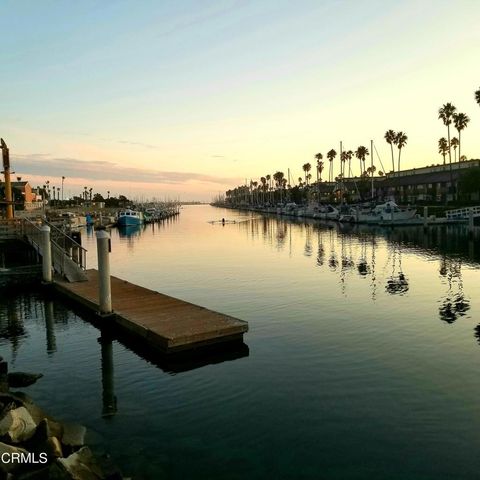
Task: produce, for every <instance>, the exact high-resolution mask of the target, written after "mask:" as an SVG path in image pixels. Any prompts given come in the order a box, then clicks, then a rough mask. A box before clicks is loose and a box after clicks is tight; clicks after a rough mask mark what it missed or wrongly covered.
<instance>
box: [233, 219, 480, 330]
mask: <svg viewBox="0 0 480 480" xmlns="http://www.w3.org/2000/svg"><path fill="white" fill-rule="evenodd" d="M238 228H239V229H243V230H244V231H245V233H246V234H248V235H249V236H250V237H251V238H253V239H258V238H262V239H263V241H264V242H265V243H267V244H270V245H274V246H275V248H276V249H277V250H284V249H287V248H288V254H289V256H290V257H291V256H292V255H293V254H294V252H293V251H292V237H293V238H298V236H299V235H301V236H302V237H303V238H304V246H303V255H304V256H306V257H310V256H311V255H312V251H313V249H314V246H313V241H312V238H313V237H314V236H316V239H317V247H316V251H317V255H316V257H315V265H316V266H317V267H318V268H321V269H323V268H328V269H329V270H330V271H331V272H336V273H337V274H338V282H337V284H338V285H339V287H340V292H341V294H342V295H343V296H347V285H348V282H349V281H352V280H353V279H352V278H351V275H352V274H357V275H358V276H360V277H362V278H365V279H370V287H371V288H370V292H371V299H372V300H373V301H375V300H376V298H377V296H378V287H379V281H381V282H382V284H383V287H382V286H381V288H383V289H384V291H385V292H386V293H387V294H389V295H399V296H403V295H406V294H407V293H408V292H410V291H411V289H412V288H413V287H412V285H411V282H410V279H409V275H408V272H406V271H405V266H404V265H403V264H402V257H404V256H405V255H408V256H410V257H411V255H414V256H418V257H421V259H422V261H423V260H425V259H427V260H428V261H429V262H430V261H437V262H438V275H439V278H440V280H441V283H442V284H443V285H445V289H444V290H442V291H441V292H440V294H441V297H440V299H439V300H438V303H439V304H440V306H439V308H438V316H439V318H440V319H441V320H442V321H445V322H447V323H453V322H455V321H456V320H457V319H458V318H460V317H464V316H466V315H467V314H468V312H469V310H470V299H469V297H468V295H466V294H465V292H464V290H463V282H462V268H463V267H464V266H467V267H468V268H470V269H471V268H472V267H474V268H478V265H479V263H480V250H478V249H477V250H476V249H475V243H478V241H479V232H475V234H474V235H473V236H472V235H471V234H469V232H468V229H467V227H466V226H465V225H438V226H429V227H428V228H423V227H411V226H409V227H400V226H399V227H395V228H391V227H381V226H368V225H351V224H337V223H332V224H325V223H318V222H315V221H311V220H298V219H283V218H279V217H277V216H262V217H260V218H254V219H252V220H251V222H248V223H239V224H238ZM385 252H386V254H385ZM410 263H411V262H410ZM417 285H418V283H417ZM423 287H424V285H422V288H423ZM413 293H415V292H413ZM479 332H480V330H479ZM479 332H476V336H477V335H479ZM478 338H480V336H479V337H478Z"/></svg>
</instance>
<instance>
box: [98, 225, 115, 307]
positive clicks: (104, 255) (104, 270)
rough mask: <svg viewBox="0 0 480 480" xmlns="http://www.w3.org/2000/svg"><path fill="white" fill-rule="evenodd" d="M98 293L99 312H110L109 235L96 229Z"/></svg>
mask: <svg viewBox="0 0 480 480" xmlns="http://www.w3.org/2000/svg"><path fill="white" fill-rule="evenodd" d="M97 254H98V280H99V281H98V293H99V302H98V303H99V308H100V313H101V314H103V315H105V314H109V313H112V290H111V280H110V255H109V254H110V235H109V234H108V233H107V232H106V231H105V230H97Z"/></svg>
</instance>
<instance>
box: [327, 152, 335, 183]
mask: <svg viewBox="0 0 480 480" xmlns="http://www.w3.org/2000/svg"><path fill="white" fill-rule="evenodd" d="M336 156H337V152H336V151H335V150H334V149H333V148H332V149H331V150H330V151H329V152H328V153H327V158H328V161H329V162H330V163H329V169H328V180H329V181H330V182H333V159H334V158H335V157H336Z"/></svg>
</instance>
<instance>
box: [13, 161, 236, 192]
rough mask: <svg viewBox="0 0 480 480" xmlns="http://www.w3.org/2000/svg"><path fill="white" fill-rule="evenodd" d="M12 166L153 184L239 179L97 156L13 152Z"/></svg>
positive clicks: (43, 173) (34, 172)
mask: <svg viewBox="0 0 480 480" xmlns="http://www.w3.org/2000/svg"><path fill="white" fill-rule="evenodd" d="M13 160H14V162H15V170H16V171H17V172H22V173H23V174H30V175H39V176H44V177H45V179H48V178H49V177H60V176H62V175H63V176H65V177H67V178H83V179H92V180H100V181H102V180H103V181H119V182H125V181H128V182H136V183H157V184H159V183H160V184H171V185H176V184H185V183H212V184H217V185H226V184H236V183H238V182H239V181H240V179H238V178H235V177H221V176H215V175H205V174H202V173H195V172H169V171H161V170H153V169H147V168H138V167H129V166H124V165H120V164H118V163H114V162H107V161H101V160H77V159H75V158H52V157H49V156H48V155H47V154H41V153H37V154H30V155H15V156H13Z"/></svg>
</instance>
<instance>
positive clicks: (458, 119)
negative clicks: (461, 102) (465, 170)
mask: <svg viewBox="0 0 480 480" xmlns="http://www.w3.org/2000/svg"><path fill="white" fill-rule="evenodd" d="M469 121H470V119H469V118H468V115H466V114H465V113H454V114H453V124H454V125H455V128H456V129H457V132H458V157H459V158H460V155H461V154H460V152H461V149H462V138H461V133H462V130H464V129H465V128H467V125H468V122H469Z"/></svg>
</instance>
